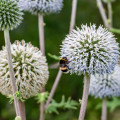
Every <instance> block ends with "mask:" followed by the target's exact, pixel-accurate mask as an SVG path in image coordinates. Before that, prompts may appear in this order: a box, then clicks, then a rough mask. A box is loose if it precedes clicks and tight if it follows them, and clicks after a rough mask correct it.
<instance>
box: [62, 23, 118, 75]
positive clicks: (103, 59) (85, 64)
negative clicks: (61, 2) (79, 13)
mask: <svg viewBox="0 0 120 120" xmlns="http://www.w3.org/2000/svg"><path fill="white" fill-rule="evenodd" d="M60 53H61V57H67V59H68V60H69V61H70V63H69V64H68V66H69V68H70V73H76V74H78V75H80V74H85V73H88V74H95V73H99V74H104V73H110V72H111V71H112V70H113V69H114V67H115V65H116V63H117V61H118V57H119V47H118V43H117V42H116V39H115V37H114V35H113V34H112V33H111V32H109V31H108V30H107V29H106V28H103V27H102V26H99V27H98V29H97V28H96V26H95V25H94V24H93V25H90V27H89V26H87V25H82V26H81V29H79V28H77V29H76V30H73V31H72V32H71V33H70V34H69V35H67V37H66V38H65V40H64V41H63V43H62V48H61V52H60Z"/></svg>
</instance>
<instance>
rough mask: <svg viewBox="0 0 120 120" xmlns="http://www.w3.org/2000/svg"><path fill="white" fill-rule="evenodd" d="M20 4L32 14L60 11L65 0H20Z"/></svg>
mask: <svg viewBox="0 0 120 120" xmlns="http://www.w3.org/2000/svg"><path fill="white" fill-rule="evenodd" d="M18 1H19V2H18V4H19V6H20V7H21V8H22V9H23V10H25V11H29V12H30V13H32V14H36V15H37V14H38V13H41V14H43V15H46V14H52V13H58V12H59V11H61V9H62V7H63V0H18Z"/></svg>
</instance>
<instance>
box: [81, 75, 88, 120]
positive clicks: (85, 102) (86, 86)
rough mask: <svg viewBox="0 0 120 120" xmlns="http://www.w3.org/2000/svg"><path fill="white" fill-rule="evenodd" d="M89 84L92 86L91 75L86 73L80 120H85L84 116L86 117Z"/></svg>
mask: <svg viewBox="0 0 120 120" xmlns="http://www.w3.org/2000/svg"><path fill="white" fill-rule="evenodd" d="M89 86H90V76H89V75H88V74H87V73H86V74H85V76H84V90H83V97H82V102H81V109H80V114H79V120H84V117H85V112H86V107H87V101H88V94H89Z"/></svg>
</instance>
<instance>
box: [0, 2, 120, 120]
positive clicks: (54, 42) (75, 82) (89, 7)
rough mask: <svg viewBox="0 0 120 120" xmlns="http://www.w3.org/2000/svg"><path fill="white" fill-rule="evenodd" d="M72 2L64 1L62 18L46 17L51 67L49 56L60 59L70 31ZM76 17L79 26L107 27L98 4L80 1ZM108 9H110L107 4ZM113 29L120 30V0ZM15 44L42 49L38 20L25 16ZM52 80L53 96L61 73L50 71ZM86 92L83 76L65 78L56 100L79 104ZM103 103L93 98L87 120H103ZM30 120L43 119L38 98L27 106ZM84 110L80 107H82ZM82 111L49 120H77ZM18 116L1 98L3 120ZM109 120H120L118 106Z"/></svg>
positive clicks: (0, 34) (0, 38)
mask: <svg viewBox="0 0 120 120" xmlns="http://www.w3.org/2000/svg"><path fill="white" fill-rule="evenodd" d="M71 5H72V0H64V7H63V9H62V11H61V13H60V14H58V15H56V14H54V15H49V16H45V17H44V21H45V23H46V26H45V43H46V44H45V48H46V57H47V62H48V64H49V65H51V64H53V63H56V61H55V60H53V59H51V58H50V57H49V56H48V55H47V53H51V54H55V55H58V56H59V52H60V45H61V43H62V40H64V38H65V36H66V35H67V34H68V31H69V23H70V16H71V7H72V6H71ZM77 7H78V8H77V15H76V26H78V27H79V26H80V25H81V24H86V23H87V24H88V25H89V24H90V23H95V24H96V25H97V26H99V25H100V24H103V22H102V19H101V16H100V14H99V11H98V8H97V4H96V0H78V5H77ZM104 7H105V8H106V9H107V6H106V4H104ZM113 26H114V27H115V28H120V0H116V2H114V3H113ZM115 35H116V38H117V41H118V42H119V41H120V40H119V39H120V35H119V34H115ZM10 36H11V42H12V43H13V42H14V41H15V40H22V39H24V40H25V41H26V42H31V43H32V44H33V45H34V46H37V47H39V37H38V17H37V16H34V15H31V14H29V13H25V15H24V20H23V23H22V24H21V25H20V26H19V27H18V28H17V29H16V30H14V31H12V32H10ZM4 44H5V43H4V35H3V32H0V49H1V48H2V46H3V45H4ZM49 71H50V77H49V81H48V83H47V85H46V90H47V91H48V92H49V91H50V90H51V87H52V85H53V82H54V80H55V77H56V75H57V72H58V69H49ZM82 91H83V76H77V75H70V74H63V76H62V78H61V81H60V84H59V86H58V88H57V91H56V93H55V96H54V99H55V100H57V101H58V102H59V101H60V100H61V97H62V95H65V96H66V98H68V97H69V96H71V97H72V99H74V100H76V101H78V100H79V99H81V97H82ZM100 103H101V100H100V99H94V97H89V101H88V106H87V112H86V117H85V120H100V119H101V117H100V115H101V109H96V106H97V105H98V104H100ZM25 105H26V114H27V120H38V119H39V104H37V102H36V100H35V99H34V98H31V99H29V100H27V101H26V102H25ZM79 107H80V106H79ZM79 107H78V109H77V110H74V111H73V110H64V111H60V114H59V115H56V114H47V115H46V120H77V119H78V115H79ZM14 117H15V112H14V109H13V105H12V104H9V99H7V98H6V97H5V96H3V95H1V94H0V120H13V119H14ZM108 120H120V107H119V106H118V107H117V108H116V109H115V110H114V111H113V112H110V111H108Z"/></svg>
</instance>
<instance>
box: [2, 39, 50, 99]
mask: <svg viewBox="0 0 120 120" xmlns="http://www.w3.org/2000/svg"><path fill="white" fill-rule="evenodd" d="M6 51H7V50H6V48H5V47H3V50H1V51H0V92H1V93H2V94H3V95H6V96H9V94H12V86H11V82H10V75H9V67H8V62H7V61H8V60H7V52H6ZM11 51H12V62H13V68H14V72H15V79H16V86H17V90H18V91H20V93H21V98H22V99H24V100H25V99H28V98H30V97H32V96H35V95H36V93H38V92H40V90H41V89H42V88H43V87H44V86H45V84H46V82H47V80H48V76H49V72H48V65H47V63H46V58H45V57H44V56H43V55H42V53H41V51H40V50H39V49H38V48H36V47H34V46H33V45H32V44H31V43H25V41H21V42H19V41H16V42H15V43H14V44H12V45H11Z"/></svg>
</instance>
